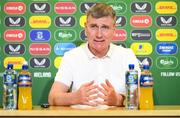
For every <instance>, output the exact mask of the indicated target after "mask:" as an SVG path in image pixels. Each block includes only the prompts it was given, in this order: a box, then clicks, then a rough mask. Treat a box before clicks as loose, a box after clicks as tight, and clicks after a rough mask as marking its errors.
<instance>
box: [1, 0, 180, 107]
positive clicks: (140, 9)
mask: <svg viewBox="0 0 180 118" xmlns="http://www.w3.org/2000/svg"><path fill="white" fill-rule="evenodd" d="M96 2H105V3H107V4H109V5H111V6H112V7H113V9H114V10H115V11H116V14H117V21H116V23H117V30H116V33H115V35H114V38H113V43H115V44H117V45H122V46H124V47H128V48H132V49H133V51H134V52H135V54H136V55H137V57H138V59H139V62H140V63H142V62H143V61H145V60H147V61H149V63H150V65H151V71H152V73H153V77H154V100H155V104H158V105H162V104H166V105H168V104H170V105H175V104H180V93H179V90H180V63H179V62H180V52H179V47H180V37H179V33H180V25H179V21H180V9H179V6H180V1H179V0H0V72H1V79H0V103H2V90H3V87H2V82H3V81H2V74H3V72H4V70H5V67H6V65H7V63H13V64H14V68H15V69H16V70H17V71H20V69H21V65H22V63H23V61H25V60H26V61H27V62H28V64H29V70H30V72H31V73H32V79H33V86H32V87H33V104H34V105H38V104H41V103H45V102H47V99H48V93H49V90H50V88H51V85H52V83H53V80H54V77H55V74H56V72H57V70H58V67H59V66H60V62H61V58H62V57H63V54H64V53H65V52H66V51H68V50H71V49H72V48H75V47H77V46H79V45H81V44H82V43H85V42H86V40H87V39H86V35H85V33H84V30H83V29H84V22H85V20H86V16H85V12H86V11H87V9H89V8H90V7H91V6H93V5H94V4H95V3H96ZM80 58H81V57H79V59H80ZM74 63H75V62H74ZM79 73H81V72H79ZM1 106H2V104H1Z"/></svg>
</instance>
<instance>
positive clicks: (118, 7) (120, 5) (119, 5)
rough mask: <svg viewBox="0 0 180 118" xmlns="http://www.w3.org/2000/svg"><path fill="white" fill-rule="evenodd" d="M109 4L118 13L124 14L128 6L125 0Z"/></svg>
mask: <svg viewBox="0 0 180 118" xmlns="http://www.w3.org/2000/svg"><path fill="white" fill-rule="evenodd" d="M108 4H109V5H110V6H111V7H112V8H113V9H114V10H115V12H116V14H117V15H119V14H122V13H125V12H126V9H127V6H126V4H125V3H124V2H117V1H116V2H114V1H113V2H108Z"/></svg>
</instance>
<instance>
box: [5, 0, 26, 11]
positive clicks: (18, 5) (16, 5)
mask: <svg viewBox="0 0 180 118" xmlns="http://www.w3.org/2000/svg"><path fill="white" fill-rule="evenodd" d="M25 11H26V5H25V4H24V3H23V2H7V3H6V4H5V5H4V12H5V13H6V14H24V13H25Z"/></svg>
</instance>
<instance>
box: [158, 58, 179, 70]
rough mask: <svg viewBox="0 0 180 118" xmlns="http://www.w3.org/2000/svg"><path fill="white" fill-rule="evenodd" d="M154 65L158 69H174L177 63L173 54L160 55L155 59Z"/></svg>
mask: <svg viewBox="0 0 180 118" xmlns="http://www.w3.org/2000/svg"><path fill="white" fill-rule="evenodd" d="M156 65H157V67H158V68H160V69H174V68H176V67H177V65H178V60H177V58H176V57H174V56H160V57H158V58H157V60H156Z"/></svg>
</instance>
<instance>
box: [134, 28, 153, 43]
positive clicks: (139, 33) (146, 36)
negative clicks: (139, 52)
mask: <svg viewBox="0 0 180 118" xmlns="http://www.w3.org/2000/svg"><path fill="white" fill-rule="evenodd" d="M151 36H152V35H151V31H150V30H133V31H132V32H131V38H132V39H133V40H142V41H143V40H150V39H151Z"/></svg>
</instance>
